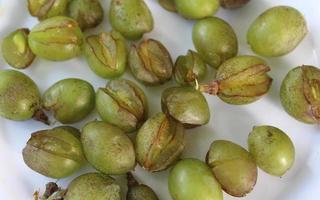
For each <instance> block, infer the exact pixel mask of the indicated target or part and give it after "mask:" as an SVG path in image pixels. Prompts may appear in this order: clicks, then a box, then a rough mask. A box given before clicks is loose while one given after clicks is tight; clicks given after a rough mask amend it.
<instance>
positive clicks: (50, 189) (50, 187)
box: [43, 182, 59, 198]
mask: <svg viewBox="0 0 320 200" xmlns="http://www.w3.org/2000/svg"><path fill="white" fill-rule="evenodd" d="M58 190H59V187H58V185H57V184H56V183H54V182H49V183H47V184H46V191H45V192H44V194H43V197H45V198H49V197H50V196H51V195H52V194H53V193H55V192H56V191H58Z"/></svg>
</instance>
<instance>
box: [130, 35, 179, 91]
mask: <svg viewBox="0 0 320 200" xmlns="http://www.w3.org/2000/svg"><path fill="white" fill-rule="evenodd" d="M129 67H130V70H131V73H132V75H133V76H134V77H135V78H136V79H137V80H138V81H140V82H142V83H143V84H146V85H160V84H163V83H165V82H167V81H169V80H170V79H171V76H172V70H173V62H172V58H171V55H170V53H169V51H168V50H167V49H166V47H165V46H164V45H163V44H162V43H161V42H159V41H157V40H154V39H148V40H144V41H142V42H141V43H140V44H139V46H135V45H133V46H131V49H130V53H129Z"/></svg>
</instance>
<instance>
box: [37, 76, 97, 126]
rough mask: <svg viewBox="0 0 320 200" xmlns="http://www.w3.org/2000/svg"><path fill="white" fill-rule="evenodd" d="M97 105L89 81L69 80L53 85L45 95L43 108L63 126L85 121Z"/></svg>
mask: <svg viewBox="0 0 320 200" xmlns="http://www.w3.org/2000/svg"><path fill="white" fill-rule="evenodd" d="M94 105H95V92H94V88H93V87H92V86H91V84H90V83H88V82H87V81H84V80H81V79H76V78H68V79H63V80H61V81H58V82H57V83H55V84H54V85H52V86H51V87H50V88H49V89H47V91H45V93H44V95H43V107H44V108H45V109H46V110H48V111H51V112H52V113H53V115H54V117H55V118H56V119H57V120H58V121H59V122H61V123H63V124H71V123H75V122H78V121H80V120H82V119H84V118H85V117H86V116H87V115H89V114H90V113H91V111H92V110H93V109H94Z"/></svg>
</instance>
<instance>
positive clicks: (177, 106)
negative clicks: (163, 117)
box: [161, 86, 210, 128]
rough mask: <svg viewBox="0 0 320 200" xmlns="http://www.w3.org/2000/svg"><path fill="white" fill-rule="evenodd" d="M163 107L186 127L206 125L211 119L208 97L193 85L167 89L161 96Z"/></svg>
mask: <svg viewBox="0 0 320 200" xmlns="http://www.w3.org/2000/svg"><path fill="white" fill-rule="evenodd" d="M161 108H162V111H163V112H165V113H168V114H169V115H170V116H171V117H173V118H174V119H175V120H177V121H179V122H181V123H182V124H183V125H184V126H185V127H186V128H193V127H196V126H201V125H205V124H207V123H208V122H209V120H210V110H209V105H208V102H207V100H206V98H205V97H204V96H203V94H202V93H201V92H199V91H197V90H195V89H194V88H193V87H187V86H185V87H171V88H167V89H165V90H164V91H163V93H162V96H161Z"/></svg>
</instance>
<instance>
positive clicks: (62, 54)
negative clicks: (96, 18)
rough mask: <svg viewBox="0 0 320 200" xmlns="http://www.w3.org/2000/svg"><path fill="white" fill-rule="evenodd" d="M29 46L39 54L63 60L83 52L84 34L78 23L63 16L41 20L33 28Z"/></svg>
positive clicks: (47, 57) (48, 58) (49, 58)
mask: <svg viewBox="0 0 320 200" xmlns="http://www.w3.org/2000/svg"><path fill="white" fill-rule="evenodd" d="M28 39H29V46H30V48H31V50H32V52H33V53H34V54H36V55H37V56H39V57H41V58H44V59H47V60H52V61H62V60H68V59H70V58H73V57H76V56H78V55H79V54H80V53H81V45H82V44H83V35H82V32H81V29H80V27H79V25H78V23H77V22H76V21H75V20H73V19H71V18H69V17H63V16H57V17H52V18H49V19H46V20H43V21H41V22H40V23H39V24H37V25H36V26H34V27H33V28H32V29H31V32H30V34H29V37H28Z"/></svg>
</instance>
